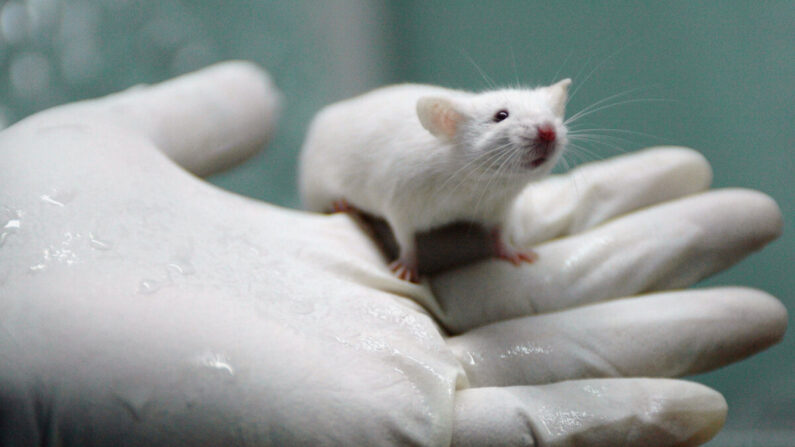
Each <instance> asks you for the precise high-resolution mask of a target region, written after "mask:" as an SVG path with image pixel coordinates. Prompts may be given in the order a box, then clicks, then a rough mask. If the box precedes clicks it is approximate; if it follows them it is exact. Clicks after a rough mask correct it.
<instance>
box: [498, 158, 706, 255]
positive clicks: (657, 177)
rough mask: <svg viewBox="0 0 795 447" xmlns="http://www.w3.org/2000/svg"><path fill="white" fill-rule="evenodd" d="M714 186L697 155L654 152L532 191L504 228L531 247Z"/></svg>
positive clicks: (590, 167) (589, 167)
mask: <svg viewBox="0 0 795 447" xmlns="http://www.w3.org/2000/svg"><path fill="white" fill-rule="evenodd" d="M711 181H712V170H711V168H710V166H709V163H708V162H707V160H706V159H705V158H704V156H702V155H701V154H699V153H698V152H696V151H694V150H692V149H688V148H681V147H655V148H651V149H647V150H643V151H639V152H634V153H631V154H627V155H623V156H620V157H614V158H610V159H607V160H603V161H598V162H593V163H588V164H585V165H582V166H580V167H578V168H576V169H573V170H571V171H569V172H568V173H566V174H564V175H560V176H553V177H550V178H549V179H547V180H545V181H543V182H538V183H534V184H532V185H530V186H529V187H528V188H527V189H526V190H525V191H523V192H522V194H520V195H519V197H518V198H517V200H516V204H515V206H514V208H513V211H512V213H511V215H510V217H509V220H508V224H507V225H506V227H507V229H508V231H509V232H510V236H511V238H512V239H513V241H514V242H515V243H516V244H517V245H520V246H529V245H533V244H537V243H540V242H543V241H548V240H551V239H554V238H557V237H560V236H565V235H569V234H575V233H579V232H582V231H584V230H587V229H588V228H592V227H594V226H596V225H598V224H600V223H602V222H604V221H606V220H608V219H610V218H613V217H615V216H619V215H622V214H626V213H628V212H630V211H634V210H637V209H640V208H644V207H647V206H650V205H654V204H656V203H660V202H665V201H668V200H672V199H676V198H679V197H683V196H686V195H690V194H693V193H696V192H700V191H704V190H706V189H707V188H708V187H709V184H710V182H711Z"/></svg>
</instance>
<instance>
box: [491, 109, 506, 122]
mask: <svg viewBox="0 0 795 447" xmlns="http://www.w3.org/2000/svg"><path fill="white" fill-rule="evenodd" d="M505 118H508V111H507V110H505V109H503V110H500V111H499V112H497V113H495V114H494V118H492V119H493V120H494V122H495V123H499V122H500V121H502V120H504V119H505Z"/></svg>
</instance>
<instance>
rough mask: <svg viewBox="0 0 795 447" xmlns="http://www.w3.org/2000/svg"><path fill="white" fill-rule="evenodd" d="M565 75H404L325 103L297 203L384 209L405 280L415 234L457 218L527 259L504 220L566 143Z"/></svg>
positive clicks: (502, 253)
mask: <svg viewBox="0 0 795 447" xmlns="http://www.w3.org/2000/svg"><path fill="white" fill-rule="evenodd" d="M570 84H571V80H570V79H564V80H562V81H560V82H557V83H556V84H553V85H551V86H546V87H539V88H535V89H501V90H492V91H486V92H481V93H472V92H466V91H459V90H450V89H447V88H443V87H436V86H430V85H417V84H401V85H395V86H389V87H383V88H380V89H377V90H374V91H371V92H369V93H365V94H363V95H361V96H358V97H355V98H352V99H348V100H345V101H341V102H338V103H336V104H332V105H330V106H327V107H326V108H324V109H323V110H321V111H320V112H319V113H318V114H317V116H316V117H315V119H314V120H313V122H312V124H311V125H310V128H309V132H308V134H307V138H306V142H305V143H304V147H303V149H302V152H301V159H300V167H299V188H300V193H301V199H302V201H303V203H304V206H305V207H306V208H307V209H309V210H312V211H319V212H329V211H349V210H354V209H357V210H361V211H363V212H366V213H369V214H372V215H376V216H380V217H383V218H384V219H386V221H387V222H388V223H389V226H390V227H391V229H392V232H393V234H394V236H395V239H396V241H397V243H398V246H399V249H400V254H399V257H398V259H397V260H395V261H394V262H393V263H392V264H390V268H391V269H392V270H393V271H394V272H395V273H396V274H397V275H398V276H399V277H400V278H401V279H405V280H410V281H415V282H416V281H418V279H419V275H418V271H417V249H416V242H415V234H416V233H417V232H423V231H427V230H430V229H433V228H436V227H439V226H443V225H446V224H449V223H453V222H459V221H466V222H475V223H480V224H482V225H484V226H485V227H486V228H487V229H489V231H490V232H491V234H492V235H493V237H494V254H495V256H497V257H500V258H503V259H506V260H508V261H511V262H512V263H514V264H519V263H521V262H523V261H525V262H532V261H533V260H535V259H536V257H537V256H536V255H535V253H533V252H532V251H520V250H516V249H515V248H514V247H512V246H511V244H510V243H509V241H507V240H505V239H504V237H503V236H502V232H501V227H502V225H503V223H504V222H505V219H506V214H507V212H508V210H509V208H510V205H511V203H512V201H513V200H514V199H515V197H516V196H517V195H518V194H519V192H520V191H521V190H522V189H523V188H524V187H525V186H526V185H527V184H528V183H529V182H531V181H535V180H538V179H540V178H543V177H544V176H546V175H547V174H549V172H550V170H552V168H553V166H554V165H555V163H556V162H557V160H558V158H560V156H561V153H562V152H563V149H564V147H565V145H566V142H567V139H566V132H567V131H566V127H565V126H564V121H563V115H564V109H565V105H566V100H567V91H568V87H569V85H570Z"/></svg>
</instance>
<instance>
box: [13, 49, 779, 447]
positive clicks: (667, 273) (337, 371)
mask: <svg viewBox="0 0 795 447" xmlns="http://www.w3.org/2000/svg"><path fill="white" fill-rule="evenodd" d="M276 98H277V93H276V92H275V90H274V88H273V87H272V86H271V85H270V83H269V81H268V80H267V79H266V76H265V75H264V74H263V73H262V72H261V71H259V70H258V69H256V68H255V67H253V66H251V65H249V64H245V63H229V64H224V65H220V66H216V67H213V68H210V69H207V70H204V71H201V72H198V73H196V74H193V75H189V76H186V77H182V78H179V79H177V80H174V81H171V82H167V83H164V84H162V85H159V86H155V87H147V88H140V89H134V90H131V91H127V92H124V93H121V94H118V95H114V96H110V97H107V98H104V99H100V100H95V101H88V102H83V103H76V104H71V105H67V106H63V107H59V108H56V109H52V110H49V111H46V112H43V113H39V114H37V115H35V116H33V117H30V118H28V119H26V120H24V121H21V122H19V123H17V124H16V125H14V126H12V127H11V128H9V129H7V130H5V131H3V132H2V134H0V173H1V174H0V229H2V230H1V231H2V233H0V359H2V361H0V444H2V445H4V446H16V445H19V446H22V445H62V446H99V445H147V446H151V445H388V444H393V445H406V444H418V445H447V444H450V443H451V441H452V442H453V443H454V444H456V445H539V446H542V445H543V446H563V445H582V446H590V445H593V446H597V445H598V446H603V445H624V446H645V447H648V446H664V445H695V444H698V443H701V442H704V441H706V440H707V439H708V438H710V437H711V436H712V435H713V434H714V433H715V432H716V431H717V430H718V429H719V428H720V427H721V424H722V423H723V420H724V416H725V413H726V403H725V401H724V400H723V398H722V397H721V396H720V395H719V394H718V393H717V392H715V391H712V390H710V389H708V388H706V387H704V386H702V385H698V384H695V383H689V382H685V381H678V380H672V379H666V378H631V377H638V376H644V377H676V376H681V375H685V374H691V373H695V372H701V371H705V370H708V369H711V368H715V367H718V366H721V365H724V364H727V363H729V362H732V361H735V360H738V359H740V358H743V357H746V356H748V355H750V354H752V353H754V352H757V351H759V350H761V349H764V348H765V347H767V346H769V345H771V344H773V343H775V342H776V341H778V340H779V339H780V338H781V337H782V335H783V332H784V330H785V326H786V311H785V310H784V308H783V307H782V305H781V304H780V303H779V302H778V301H777V300H775V299H774V298H772V297H770V296H768V295H766V294H765V293H764V292H760V291H756V290H750V289H745V288H741V287H726V288H719V289H702V290H690V291H688V290H677V291H666V290H671V289H680V288H682V287H685V286H687V285H689V284H692V283H693V282H695V281H697V280H698V279H700V278H703V277H705V276H707V275H709V274H711V273H713V272H715V271H718V270H721V269H723V268H725V267H726V266H728V265H730V264H732V263H734V262H736V261H738V260H740V259H741V258H742V257H744V256H745V255H747V254H748V253H750V252H751V251H754V250H756V249H759V248H760V247H761V246H763V245H764V244H765V243H767V242H768V241H770V240H771V239H773V238H775V237H776V236H777V234H778V233H779V231H780V225H781V223H780V214H779V210H778V208H777V206H776V205H775V203H773V202H772V201H771V200H770V199H769V198H767V197H765V196H764V195H762V194H759V193H756V192H751V191H742V190H724V191H715V192H701V191H702V190H704V189H706V187H707V184H708V183H709V177H710V171H709V167H708V166H707V164H706V162H705V161H704V159H703V158H702V157H700V156H699V155H697V154H696V153H694V152H692V151H689V150H685V149H671V148H669V149H656V150H650V151H647V152H641V153H638V154H636V155H629V156H625V157H619V158H617V159H614V160H611V161H605V162H599V163H594V164H593V165H591V166H588V167H583V168H582V169H579V170H577V171H576V172H575V173H573V174H569V175H567V176H564V177H561V178H556V179H551V180H549V181H546V182H544V183H543V184H539V185H538V186H537V187H534V188H533V191H532V197H533V198H534V199H535V201H534V202H533V204H530V202H527V201H526V200H527V199H526V198H525V197H523V198H522V200H521V201H520V203H519V205H518V207H517V210H516V211H517V212H516V215H515V219H516V220H515V223H514V224H515V228H514V230H515V232H514V237H515V239H516V240H517V241H518V242H520V243H532V244H533V245H536V247H535V250H536V251H537V252H538V254H539V255H540V260H539V261H537V262H536V263H534V264H530V265H522V266H521V267H515V266H513V265H511V264H509V263H506V262H502V261H497V260H486V261H483V262H479V263H475V264H472V265H470V266H467V267H463V268H459V269H455V270H451V271H448V272H446V273H442V274H438V275H435V276H433V277H431V279H430V281H428V282H427V283H426V284H424V285H415V284H410V283H407V282H404V281H400V280H398V279H396V278H394V277H393V276H392V274H391V272H390V271H389V269H388V268H387V266H386V262H385V260H384V259H383V257H382V255H381V254H380V252H379V251H378V250H377V249H376V248H375V244H374V243H373V242H372V241H371V239H370V238H369V237H368V236H367V235H365V234H364V233H363V232H362V231H360V229H359V228H358V227H357V226H356V224H355V223H354V222H353V221H352V220H351V219H350V218H349V217H348V216H345V215H333V216H321V215H312V214H306V213H302V212H298V211H292V210H286V209H281V208H278V207H275V206H271V205H268V204H265V203H261V202H258V201H255V200H250V199H246V198H243V197H239V196H236V195H234V194H230V193H228V192H225V191H222V190H219V189H217V188H215V187H213V186H211V185H209V184H207V183H205V182H203V181H201V180H200V179H197V178H196V177H194V176H192V175H190V174H188V173H186V172H185V171H183V170H181V169H180V168H179V167H178V165H181V166H182V167H185V168H186V169H188V170H189V171H192V172H194V173H198V174H207V173H211V172H215V171H217V170H219V169H221V168H223V167H225V166H228V165H230V164H232V163H234V162H236V161H239V160H241V159H243V158H245V157H246V156H247V155H249V154H251V153H252V152H253V151H254V150H255V149H256V148H257V147H259V146H261V144H262V143H263V141H264V139H265V138H266V136H267V135H268V131H269V127H270V125H269V123H272V122H273V115H274V113H275V104H276V102H277V101H276ZM684 196H687V197H684ZM680 197H684V198H680ZM619 215H621V217H616V216H619ZM553 237H559V238H558V239H554V240H551V241H550V242H546V243H542V244H540V245H537V244H538V243H540V242H543V241H545V240H547V239H550V238H553ZM657 291H663V293H650V292H657ZM619 297H631V298H628V299H620V300H616V299H615V298H619ZM551 311H555V312H551ZM453 333H455V334H458V335H455V336H452V335H450V334H453Z"/></svg>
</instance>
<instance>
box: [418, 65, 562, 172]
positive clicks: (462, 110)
mask: <svg viewBox="0 0 795 447" xmlns="http://www.w3.org/2000/svg"><path fill="white" fill-rule="evenodd" d="M570 84H571V80H570V79H564V80H562V81H560V82H557V83H555V84H553V85H550V86H546V87H539V88H536V89H503V90H494V91H488V92H484V93H478V94H472V95H468V96H465V95H456V96H453V95H451V96H449V97H445V96H429V97H423V98H420V100H419V101H417V116H418V117H419V119H420V122H421V123H422V125H423V127H425V129H427V130H428V131H429V132H430V133H431V134H433V135H434V136H436V137H437V138H439V139H440V140H442V141H445V142H450V143H452V144H454V145H455V146H457V147H459V148H460V150H461V152H462V153H463V154H464V155H465V158H466V159H467V160H472V159H474V158H478V157H484V163H483V165H484V166H486V167H487V169H500V170H502V171H504V172H523V173H527V172H533V173H536V172H538V173H546V172H549V171H550V170H551V169H552V167H553V166H554V164H555V162H556V161H557V159H558V158H559V157H560V155H561V153H562V152H563V148H564V146H565V144H566V141H567V140H566V127H565V126H564V125H563V116H564V112H565V108H566V101H567V99H568V87H569V85H570ZM501 154H505V155H504V157H500V155H501ZM486 157H489V158H492V157H493V158H494V160H495V162H494V163H489V162H486V161H485V159H486ZM498 157H500V158H498ZM497 160H501V161H499V162H497ZM492 164H493V165H495V166H492V167H490V168H489V165H492Z"/></svg>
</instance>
